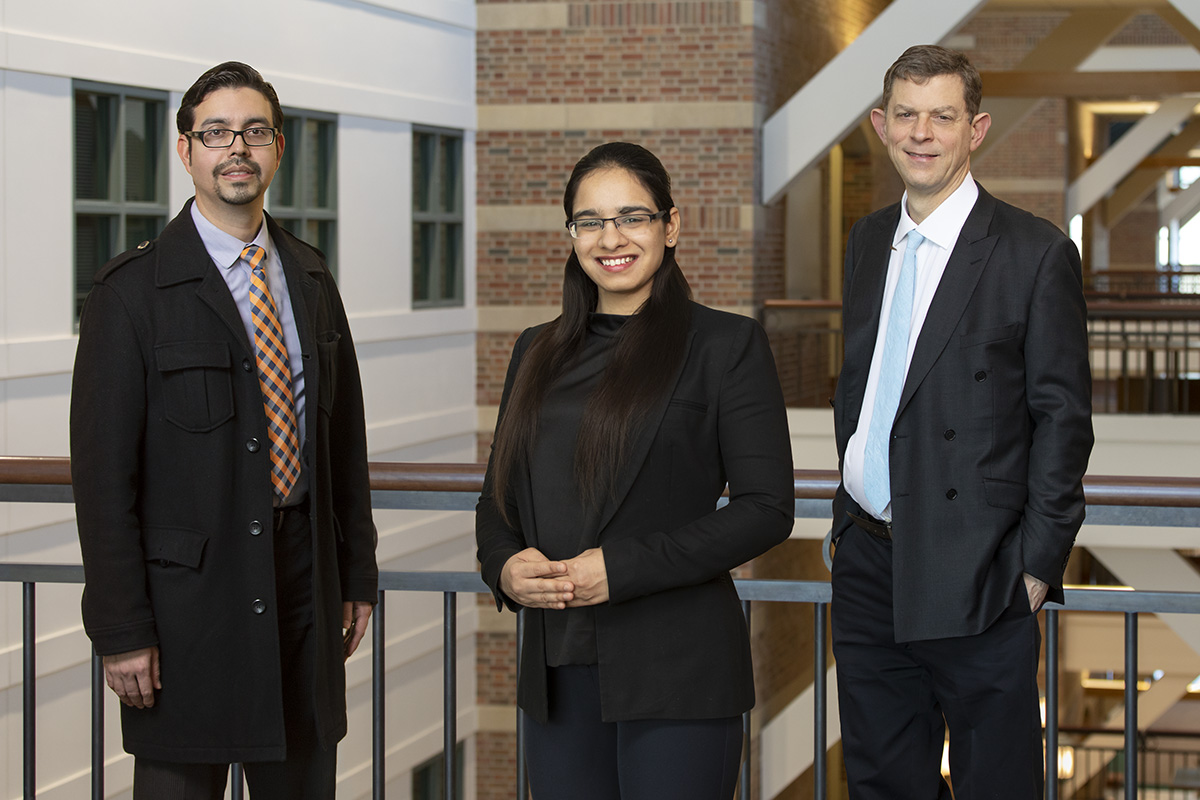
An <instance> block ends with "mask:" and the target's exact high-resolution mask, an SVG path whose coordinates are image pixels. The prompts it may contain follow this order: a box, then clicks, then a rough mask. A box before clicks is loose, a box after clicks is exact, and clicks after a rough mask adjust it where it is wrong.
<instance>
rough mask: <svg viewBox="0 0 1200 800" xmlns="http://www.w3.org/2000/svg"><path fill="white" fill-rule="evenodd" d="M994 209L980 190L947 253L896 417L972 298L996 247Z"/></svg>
mask: <svg viewBox="0 0 1200 800" xmlns="http://www.w3.org/2000/svg"><path fill="white" fill-rule="evenodd" d="M995 209H996V200H995V198H993V197H992V196H991V195H990V194H988V193H987V192H985V191H984V190H983V187H980V188H979V198H978V199H977V200H976V201H975V207H974V208H973V209H971V213H970V214H969V215H968V216H967V221H966V222H965V223H964V224H963V228H962V231H960V232H959V234H958V241H957V242H956V243H955V245H954V250H953V251H952V252H951V253H950V260H949V261H948V262H946V271H945V272H944V273H942V280H941V282H940V283H939V284H938V288H937V290H936V291H935V292H934V295H933V302H932V303H931V304H930V306H929V313H928V314H927V315H926V316H925V322H924V324H923V325H922V326H921V333H920V335H919V336H918V337H917V346H916V348H915V349H914V350H913V357H912V362H911V363H910V364H909V366H908V376H907V377H906V378H905V380H904V391H903V392H902V393H901V395H900V406H899V408H897V410H896V414H897V416H898V415H899V414H901V413H902V412H903V411H904V407H905V406H906V405H908V401H909V400H911V399H912V396H913V394H915V393H916V391H917V388H918V387H920V385H921V381H923V380H925V376H926V375H928V374H929V370H930V369H931V368H932V367H933V364H934V362H936V361H937V359H938V356H940V355H941V354H942V351H943V350H944V349H945V348H946V344H947V342H949V340H950V337H951V336H952V335H953V333H954V331H955V329H956V328H957V327H958V322H959V320H960V319H962V315H963V312H964V311H965V310H966V308H967V304H968V303H969V302H970V300H971V295H973V294H974V293H975V287H976V286H977V285H978V283H979V276H980V275H982V274H983V270H984V267H986V266H987V263H988V259H989V258H990V257H991V255H992V250H993V249H994V248H995V246H996V239H997V236H996V235H995V234H993V235H991V236H989V235H988V228H989V227H990V226H991V222H992V214H993V213H994V212H995Z"/></svg>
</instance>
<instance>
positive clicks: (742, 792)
mask: <svg viewBox="0 0 1200 800" xmlns="http://www.w3.org/2000/svg"><path fill="white" fill-rule="evenodd" d="M742 613H743V614H745V615H746V630H747V632H748V631H749V630H750V601H749V600H743V601H742ZM738 800H750V712H749V711H747V712H746V713H745V714H742V777H741V781H740V782H739V784H738Z"/></svg>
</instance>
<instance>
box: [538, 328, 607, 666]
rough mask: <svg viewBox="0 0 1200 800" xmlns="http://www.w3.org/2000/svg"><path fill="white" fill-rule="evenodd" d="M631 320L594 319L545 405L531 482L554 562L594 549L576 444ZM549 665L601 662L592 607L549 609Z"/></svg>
mask: <svg viewBox="0 0 1200 800" xmlns="http://www.w3.org/2000/svg"><path fill="white" fill-rule="evenodd" d="M628 319H629V317H624V316H616V315H613V314H591V315H589V317H588V333H587V338H586V339H585V340H584V344H583V348H582V349H581V351H580V353H579V355H578V357H577V358H576V359H575V361H574V362H573V363H572V364H571V365H570V366H569V367H568V368H567V371H566V372H565V373H563V375H562V376H561V377H559V379H558V380H556V381H555V382H554V385H553V386H551V387H550V390H549V391H548V392H547V393H546V396H545V398H544V400H543V401H542V408H541V413H540V415H539V417H538V433H537V440H536V441H535V442H534V445H533V453H532V457H531V462H530V469H529V473H530V479H531V482H532V487H533V511H534V518H535V524H536V526H537V536H538V544H539V545H540V547H541V551H542V553H543V554H544V555H545V556H546V557H547V558H549V559H551V560H552V561H555V560H563V559H567V558H574V557H575V556H577V555H579V554H580V553H581V552H582V551H583V550H585V549H586V548H587V547H591V546H595V542H596V533H597V531H596V527H597V525H598V524H599V516H600V509H599V507H591V506H585V505H584V503H583V501H582V498H581V497H580V493H579V487H578V485H577V484H576V482H575V441H576V439H577V438H578V436H579V427H580V424H581V422H582V420H583V410H584V407H585V406H586V405H587V401H588V397H590V396H591V393H592V391H593V390H594V389H595V388H596V386H597V385H598V384H599V382H600V376H601V375H602V374H603V373H604V367H605V365H607V364H608V359H609V357H610V356H611V355H612V350H613V347H614V346H615V345H616V343H617V334H618V333H620V331H621V327H622V326H623V325H624V324H625V321H626V320H628ZM544 614H545V621H546V624H545V632H546V664H547V665H548V666H551V667H560V666H564V665H566V664H595V663H596V660H597V659H596V625H595V612H594V610H593V609H592V608H590V607H584V608H568V609H564V610H562V611H555V610H548V611H545V612H544Z"/></svg>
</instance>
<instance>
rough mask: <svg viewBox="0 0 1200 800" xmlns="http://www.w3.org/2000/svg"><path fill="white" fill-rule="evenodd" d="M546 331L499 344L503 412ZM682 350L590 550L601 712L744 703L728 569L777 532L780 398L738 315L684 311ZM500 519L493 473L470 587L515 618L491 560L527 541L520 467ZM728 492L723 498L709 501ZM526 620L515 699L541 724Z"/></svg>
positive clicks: (726, 708)
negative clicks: (604, 586) (600, 567)
mask: <svg viewBox="0 0 1200 800" xmlns="http://www.w3.org/2000/svg"><path fill="white" fill-rule="evenodd" d="M543 327H544V326H539V327H537V328H530V329H529V330H526V331H525V332H524V333H522V334H521V336H520V338H519V339H517V343H516V346H515V347H514V349H513V357H512V361H511V362H510V363H509V367H508V376H507V378H506V380H505V385H504V396H503V398H502V399H501V402H500V414H501V416H503V414H504V409H505V405H506V403H507V400H508V397H509V393H510V392H511V391H512V383H513V379H514V376H515V375H516V373H517V369H518V367H519V366H520V363H521V358H522V356H523V355H524V354H525V351H526V350H527V349H528V347H529V345H530V343H532V341H533V340H534V338H535V337H536V336H537V335H538V333H539V332H540V331H541V330H542V329H543ZM686 346H687V351H686V354H685V357H684V359H683V363H682V365H681V366H680V369H679V373H678V377H677V378H676V380H675V382H674V389H673V391H671V393H670V395H669V396H667V397H664V398H662V400H661V401H660V402H659V403H658V405H657V407H656V408H655V409H654V410H653V411H652V413H651V414H650V416H649V419H648V421H647V422H646V424H645V425H644V427H643V429H642V430H641V432H640V433H639V434H638V435H637V437H636V440H635V442H634V445H633V447H632V453H631V455H630V461H629V464H628V466H627V467H626V468H625V469H623V470H622V476H623V477H622V483H621V485H619V486H618V487H616V489H617V490H616V492H615V493H614V494H615V499H613V500H611V501H609V502H608V503H607V504H606V505H605V507H604V509H603V512H602V514H601V519H600V525H599V527H598V532H597V534H596V540H595V541H594V542H585V543H584V544H583V548H584V549H586V548H589V547H594V546H597V545H598V546H600V547H601V548H602V549H603V551H604V561H605V566H606V568H607V572H608V587H609V597H610V599H609V602H608V603H606V604H603V605H600V606H597V607H596V650H597V654H598V658H599V669H600V684H601V685H600V693H601V705H602V715H603V718H604V720H606V721H616V720H629V719H705V718H715V717H728V716H736V715H738V714H741V713H742V712H743V711H745V710H746V709H748V708H750V707H751V706H753V705H754V680H753V670H752V668H751V663H750V642H749V637H748V635H747V631H746V624H745V619H744V617H743V616H742V611H741V607H740V604H739V601H738V596H737V592H736V591H735V589H734V587H733V580H732V578H731V577H730V575H729V570H730V569H732V568H734V567H736V566H738V565H740V564H743V563H745V562H747V561H749V560H750V559H752V558H754V557H755V556H758V555H760V554H762V553H763V552H765V551H766V550H768V549H770V548H771V547H772V546H774V545H775V544H777V543H779V542H781V541H783V540H784V539H786V538H787V537H788V534H789V533H790V532H791V529H792V523H793V517H794V513H795V511H794V509H795V503H794V500H793V480H792V459H791V445H790V442H789V438H788V427H787V415H786V412H785V410H784V404H783V394H782V392H781V390H780V388H779V379H778V378H777V376H776V373H775V362H774V359H773V358H772V356H771V351H770V348H769V347H768V345H767V338H766V334H765V333H764V332H763V330H762V328H761V327H760V326H759V325H758V323H757V322H755V321H754V320H752V319H748V318H746V317H741V316H737V315H734V314H727V313H723V312H720V311H714V310H712V309H709V308H705V307H704V306H700V305H696V304H693V305H692V315H691V323H690V333H689V336H688V340H687V345H686ZM519 473H520V474H519V475H518V476H517V479H516V481H515V486H514V487H513V488H514V491H513V492H512V495H513V497H511V498H510V499H509V514H510V516H511V518H513V519H516V520H518V524H517V527H516V528H511V527H509V526H508V525H506V524H505V523H504V521H503V520H502V519H501V518H500V514H499V509H498V508H497V505H496V498H495V497H494V496H493V495H492V482H491V466H490V464H489V468H488V476H487V478H486V480H485V481H484V489H483V494H482V495H481V497H480V499H479V505H478V507H477V514H476V526H475V531H476V538H477V541H478V545H479V561H480V564H481V565H482V573H483V579H484V580H485V581H486V582H487V584H488V585H489V586H490V587H491V588H492V591H493V592H494V593H495V596H496V603H497V608H499V607H500V606H501V604H506V605H508V606H509V608H512V609H513V610H515V607H514V605H513V603H512V601H511V600H509V599H508V598H507V597H506V596H505V595H504V594H503V593H502V592H501V591H500V587H499V582H500V571H501V569H502V568H503V566H504V564H505V562H507V561H508V559H509V558H510V557H512V556H513V555H514V554H515V553H518V552H520V551H521V550H524V549H525V548H526V547H538V532H537V530H536V529H535V527H534V522H533V520H534V515H533V496H532V494H531V490H530V485H529V480H528V472H527V470H524V469H522V470H519ZM726 481H728V484H729V503H728V505H726V506H724V507H722V508H720V509H717V508H716V506H717V501H718V498H719V497H720V495H721V492H722V490H723V489H724V488H725V484H726ZM552 613H555V612H553V611H543V610H536V609H529V610H527V611H526V615H527V622H526V628H525V640H524V650H523V652H522V653H521V681H520V685H519V686H518V689H517V703H518V705H520V706H521V708H523V709H525V710H526V711H527V712H528V713H529V714H531V715H533V717H534V718H536V719H539V720H545V719H546V716H547V699H546V655H545V640H544V636H543V615H544V614H552Z"/></svg>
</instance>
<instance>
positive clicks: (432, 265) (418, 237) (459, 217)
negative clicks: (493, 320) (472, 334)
mask: <svg viewBox="0 0 1200 800" xmlns="http://www.w3.org/2000/svg"><path fill="white" fill-rule="evenodd" d="M462 147H463V137H462V133H460V132H457V131H444V130H422V129H416V130H414V131H413V258H412V264H413V267H412V269H413V305H414V306H418V307H427V308H428V307H434V306H460V305H462V304H463V174H462Z"/></svg>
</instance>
